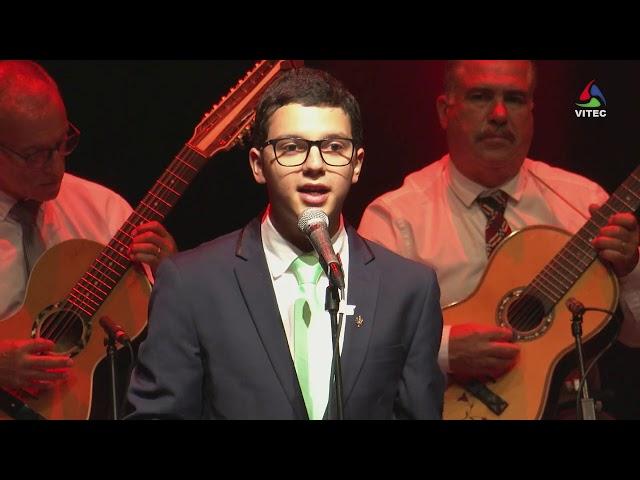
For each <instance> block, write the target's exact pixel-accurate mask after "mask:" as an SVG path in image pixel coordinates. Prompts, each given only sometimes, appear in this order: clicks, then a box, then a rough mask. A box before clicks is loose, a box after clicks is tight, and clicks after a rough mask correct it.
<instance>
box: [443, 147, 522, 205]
mask: <svg viewBox="0 0 640 480" xmlns="http://www.w3.org/2000/svg"><path fill="white" fill-rule="evenodd" d="M529 162H530V160H529V159H525V161H524V162H523V164H522V167H521V168H520V171H519V172H518V174H517V175H516V176H515V177H513V178H512V179H510V180H508V181H507V182H505V183H504V184H502V185H500V186H498V187H495V188H487V187H485V186H484V185H480V184H479V183H476V182H474V181H473V180H470V179H468V178H467V177H465V176H464V175H463V174H462V173H461V172H460V170H458V169H457V168H456V166H455V165H454V164H453V162H452V161H451V157H449V156H448V155H447V158H446V165H445V180H446V181H447V183H448V184H449V187H450V188H451V190H452V191H453V193H454V194H455V195H456V196H457V197H458V199H459V200H460V201H461V202H462V203H463V204H464V205H465V206H466V207H467V208H471V205H472V204H473V202H474V201H475V200H476V198H478V197H483V196H486V195H489V194H491V193H493V192H495V191H496V190H502V191H504V192H505V193H506V194H507V195H509V197H510V198H511V199H513V200H514V201H515V202H516V203H518V202H519V201H520V199H521V198H522V195H523V193H524V189H525V187H526V185H527V180H528V178H529V174H528V166H529Z"/></svg>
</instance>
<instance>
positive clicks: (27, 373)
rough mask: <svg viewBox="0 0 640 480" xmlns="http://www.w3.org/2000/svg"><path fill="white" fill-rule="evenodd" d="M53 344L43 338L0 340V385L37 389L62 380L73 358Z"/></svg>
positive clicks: (49, 386) (50, 385)
mask: <svg viewBox="0 0 640 480" xmlns="http://www.w3.org/2000/svg"><path fill="white" fill-rule="evenodd" d="M53 347H54V343H53V342H52V341H51V340H46V339H44V338H36V339H32V340H31V339H30V340H0V387H3V388H10V389H29V390H36V391H38V390H46V389H49V388H52V387H53V386H54V385H55V384H56V382H58V381H61V380H66V379H67V378H68V371H69V368H70V367H71V366H73V360H71V358H69V356H68V355H61V354H57V353H53V352H52V350H53Z"/></svg>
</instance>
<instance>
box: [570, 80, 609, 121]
mask: <svg viewBox="0 0 640 480" xmlns="http://www.w3.org/2000/svg"><path fill="white" fill-rule="evenodd" d="M593 82H595V80H591V81H590V82H589V83H588V84H587V86H586V87H584V90H582V93H581V94H580V97H579V100H580V101H581V102H582V103H576V105H577V106H579V107H580V110H578V109H576V110H575V112H576V117H578V118H580V117H591V118H593V117H606V116H607V111H606V110H605V109H604V107H606V106H607V101H606V100H605V98H604V94H603V93H602V90H600V87H598V86H597V85H596V84H595V83H593Z"/></svg>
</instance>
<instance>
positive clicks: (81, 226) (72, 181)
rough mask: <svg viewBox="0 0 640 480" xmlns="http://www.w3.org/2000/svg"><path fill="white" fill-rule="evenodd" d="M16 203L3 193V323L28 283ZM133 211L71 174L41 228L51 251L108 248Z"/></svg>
mask: <svg viewBox="0 0 640 480" xmlns="http://www.w3.org/2000/svg"><path fill="white" fill-rule="evenodd" d="M15 203H16V199H15V198H13V197H11V196H10V195H8V194H6V193H5V192H3V191H1V190H0V319H6V318H7V317H9V316H11V315H12V314H14V313H15V312H17V311H18V309H19V308H20V306H21V305H22V303H23V301H24V295H25V288H26V284H27V274H26V267H25V265H24V257H23V252H22V227H21V226H20V224H19V223H18V222H16V221H15V220H13V219H12V218H10V217H9V216H8V214H9V211H10V210H11V208H12V207H13V205H14V204H15ZM131 212H132V209H131V206H130V205H129V204H128V203H127V201H126V200H124V199H123V198H122V197H121V196H120V195H118V194H117V193H115V192H113V191H111V190H109V189H108V188H106V187H103V186H101V185H98V184H96V183H93V182H89V181H88V180H84V179H81V178H78V177H75V176H73V175H70V174H68V173H66V174H65V175H64V177H63V179H62V186H61V187H60V192H59V194H58V196H57V197H56V198H55V199H53V200H50V201H47V202H44V203H43V204H42V206H41V208H40V211H39V213H38V218H37V224H38V228H39V229H40V233H41V235H42V238H43V239H44V242H45V247H46V248H51V247H52V246H54V245H56V244H58V243H60V242H62V241H65V240H70V239H74V238H84V239H88V240H94V241H96V242H100V243H101V244H107V243H108V242H109V241H110V240H111V238H112V237H113V236H114V235H115V233H116V232H117V230H118V228H120V227H121V226H122V224H123V223H124V221H125V220H126V219H127V218H128V217H129V215H130V214H131Z"/></svg>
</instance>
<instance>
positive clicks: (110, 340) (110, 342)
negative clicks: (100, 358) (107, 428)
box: [104, 328, 118, 420]
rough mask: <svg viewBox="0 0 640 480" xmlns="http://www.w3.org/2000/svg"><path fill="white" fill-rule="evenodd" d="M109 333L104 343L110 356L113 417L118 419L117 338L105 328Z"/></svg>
mask: <svg viewBox="0 0 640 480" xmlns="http://www.w3.org/2000/svg"><path fill="white" fill-rule="evenodd" d="M104 331H105V333H106V334H107V336H106V338H105V339H104V345H105V347H107V356H108V357H109V367H110V369H111V404H112V407H113V409H112V414H113V419H114V420H118V387H117V383H116V338H115V336H114V335H113V333H112V332H111V331H110V330H109V329H107V328H105V329H104Z"/></svg>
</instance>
